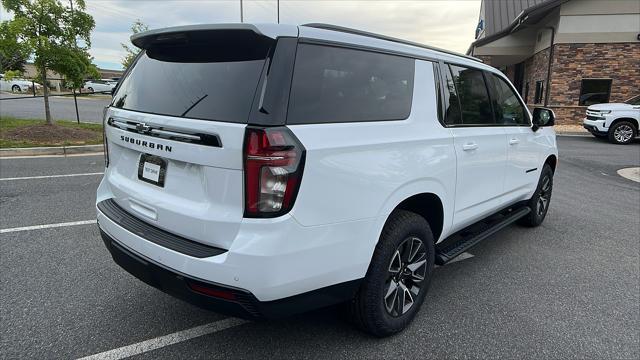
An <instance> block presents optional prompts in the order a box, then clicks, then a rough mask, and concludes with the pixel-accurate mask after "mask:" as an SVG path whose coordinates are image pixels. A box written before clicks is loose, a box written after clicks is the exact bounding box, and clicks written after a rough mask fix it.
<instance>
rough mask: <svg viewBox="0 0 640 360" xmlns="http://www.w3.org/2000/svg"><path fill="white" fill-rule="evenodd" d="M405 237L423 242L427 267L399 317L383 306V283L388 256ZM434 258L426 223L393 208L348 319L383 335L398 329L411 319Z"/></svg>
mask: <svg viewBox="0 0 640 360" xmlns="http://www.w3.org/2000/svg"><path fill="white" fill-rule="evenodd" d="M409 236H416V237H418V238H420V240H422V241H423V243H424V246H425V251H426V257H427V270H426V274H425V279H424V280H423V281H424V283H423V284H422V288H421V290H420V293H419V294H418V296H417V297H416V299H415V300H414V304H413V306H412V307H411V309H409V310H408V311H407V313H405V314H403V315H402V316H400V317H397V318H394V317H392V316H391V315H389V314H388V313H387V311H386V309H385V307H384V300H383V299H384V298H383V296H384V295H383V293H384V283H385V281H386V277H387V271H388V267H389V263H390V261H391V256H392V255H393V253H394V252H395V250H396V248H397V247H398V246H399V245H400V243H401V242H402V241H404V240H405V239H406V238H407V237H409ZM434 261H435V247H434V240H433V235H432V232H431V228H430V227H429V223H428V222H427V221H426V220H425V219H424V218H423V217H422V216H420V215H418V214H415V213H413V212H410V211H406V210H395V211H394V212H393V213H392V214H391V215H390V216H389V219H388V220H387V222H386V224H385V226H384V229H383V230H382V234H381V235H380V239H379V241H378V244H377V245H376V248H375V251H374V254H373V257H372V260H371V263H370V265H369V269H368V270H367V275H366V276H365V279H364V281H363V283H362V285H361V287H360V289H359V291H358V293H357V294H356V297H355V298H354V300H353V301H352V303H351V309H350V310H351V311H350V313H351V319H352V320H353V322H354V323H355V324H356V325H357V326H358V327H359V328H360V329H362V330H363V331H365V332H367V333H370V334H372V335H374V336H378V337H384V336H389V335H392V334H395V333H398V332H400V331H402V330H403V329H404V328H406V327H407V326H408V325H409V323H410V322H411V321H412V320H413V318H414V317H415V315H416V313H417V312H418V311H419V309H420V306H421V305H422V303H423V302H424V298H425V296H426V293H427V291H428V288H429V285H430V280H431V275H432V273H433V268H434Z"/></svg>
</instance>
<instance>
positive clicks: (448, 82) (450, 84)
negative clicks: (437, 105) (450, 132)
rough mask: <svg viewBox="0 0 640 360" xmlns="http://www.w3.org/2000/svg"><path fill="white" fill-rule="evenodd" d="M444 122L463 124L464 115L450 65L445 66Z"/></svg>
mask: <svg viewBox="0 0 640 360" xmlns="http://www.w3.org/2000/svg"><path fill="white" fill-rule="evenodd" d="M443 77H444V82H445V89H444V106H445V111H444V123H445V124H447V125H461V124H462V115H461V113H460V99H458V92H457V91H456V84H455V83H454V81H453V76H452V75H451V69H450V68H449V65H445V67H444V74H443Z"/></svg>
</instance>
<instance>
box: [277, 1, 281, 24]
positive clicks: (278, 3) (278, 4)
mask: <svg viewBox="0 0 640 360" xmlns="http://www.w3.org/2000/svg"><path fill="white" fill-rule="evenodd" d="M276 7H277V8H278V24H280V0H278V2H277V6H276Z"/></svg>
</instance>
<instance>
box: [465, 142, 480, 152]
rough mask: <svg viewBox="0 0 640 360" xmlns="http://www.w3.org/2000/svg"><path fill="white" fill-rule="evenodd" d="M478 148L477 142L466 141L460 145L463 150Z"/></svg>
mask: <svg viewBox="0 0 640 360" xmlns="http://www.w3.org/2000/svg"><path fill="white" fill-rule="evenodd" d="M477 148H478V144H476V143H467V144H464V145H462V150H464V151H471V150H475V149H477Z"/></svg>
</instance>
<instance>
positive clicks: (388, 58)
mask: <svg viewBox="0 0 640 360" xmlns="http://www.w3.org/2000/svg"><path fill="white" fill-rule="evenodd" d="M414 70H415V60H414V59H410V58H405V57H400V56H395V55H387V54H381V53H376V52H369V51H361V50H353V49H345V48H338V47H330V46H320V45H310V44H301V45H299V46H298V53H297V55H296V64H295V69H294V73H293V84H292V87H291V97H290V99H289V113H288V115H287V123H288V124H313V123H337V122H354V121H383V120H402V119H406V118H407V117H408V116H409V113H410V112H411V99H412V97H413V75H414Z"/></svg>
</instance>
